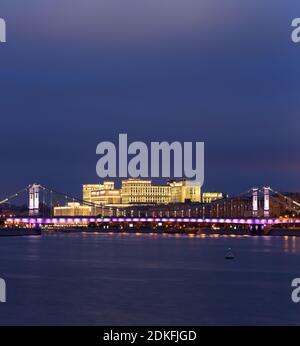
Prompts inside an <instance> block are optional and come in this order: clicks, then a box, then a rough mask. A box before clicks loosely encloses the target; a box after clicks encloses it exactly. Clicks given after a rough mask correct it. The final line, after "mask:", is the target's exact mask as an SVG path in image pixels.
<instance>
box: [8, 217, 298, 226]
mask: <svg viewBox="0 0 300 346" xmlns="http://www.w3.org/2000/svg"><path fill="white" fill-rule="evenodd" d="M6 221H7V222H8V223H24V224H32V225H37V224H38V225H50V224H61V225H64V224H87V223H114V222H117V223H118V222H121V223H122V222H132V223H135V222H159V223H178V222H184V223H208V224H235V225H245V224H247V225H273V224H300V219H224V218H221V219H217V218H206V219H201V218H147V217H141V218H140V217H126V218H124V217H105V218H87V217H83V218H81V217H68V218H64V217H60V218H8V219H7V220H6Z"/></svg>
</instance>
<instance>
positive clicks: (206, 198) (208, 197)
mask: <svg viewBox="0 0 300 346" xmlns="http://www.w3.org/2000/svg"><path fill="white" fill-rule="evenodd" d="M226 197H227V196H226V195H225V194H224V193H222V192H203V194H202V202H203V203H211V202H213V201H217V200H219V199H223V198H226Z"/></svg>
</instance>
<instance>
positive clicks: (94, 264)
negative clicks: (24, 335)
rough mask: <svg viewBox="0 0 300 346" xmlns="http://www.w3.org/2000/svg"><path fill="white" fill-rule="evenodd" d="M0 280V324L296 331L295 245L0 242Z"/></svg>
mask: <svg viewBox="0 0 300 346" xmlns="http://www.w3.org/2000/svg"><path fill="white" fill-rule="evenodd" d="M228 247H231V248H232V249H233V251H234V253H235V259H234V260H226V259H224V256H225V254H226V250H227V248H228ZM0 277H2V278H3V279H5V280H6V286H7V287H6V289H7V302H6V303H1V304H0V325H66V324H67V325H231V324H234V325H262V324H263V325H266V324H268V325H270V324H271V325H278V324H280V325H282V324H293V325H295V324H296V325H299V324H300V303H299V304H295V303H293V302H292V300H291V292H292V288H291V281H292V279H293V278H295V277H300V238H296V237H229V236H219V237H211V236H203V237H200V236H199V237H188V236H178V237H175V236H173V235H150V234H148V235H135V234H76V233H73V234H52V235H50V234H49V235H43V236H38V237H34V236H33V237H31V236H30V237H5V238H3V237H2V238H0Z"/></svg>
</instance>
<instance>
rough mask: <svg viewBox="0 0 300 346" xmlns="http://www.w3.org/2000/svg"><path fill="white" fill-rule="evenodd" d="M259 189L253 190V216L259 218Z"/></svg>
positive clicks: (254, 188)
mask: <svg viewBox="0 0 300 346" xmlns="http://www.w3.org/2000/svg"><path fill="white" fill-rule="evenodd" d="M258 191H259V190H258V188H257V187H253V188H252V216H253V217H257V216H258Z"/></svg>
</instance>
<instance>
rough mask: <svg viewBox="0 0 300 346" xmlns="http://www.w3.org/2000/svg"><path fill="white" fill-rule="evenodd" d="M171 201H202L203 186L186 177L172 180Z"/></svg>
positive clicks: (170, 184)
mask: <svg viewBox="0 0 300 346" xmlns="http://www.w3.org/2000/svg"><path fill="white" fill-rule="evenodd" d="M168 184H169V186H170V192H171V201H170V202H171V203H185V202H186V201H190V202H198V203H200V202H201V187H200V185H197V184H196V183H195V182H191V181H188V180H186V179H181V180H174V181H170V182H169V183H168Z"/></svg>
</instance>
